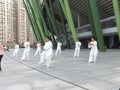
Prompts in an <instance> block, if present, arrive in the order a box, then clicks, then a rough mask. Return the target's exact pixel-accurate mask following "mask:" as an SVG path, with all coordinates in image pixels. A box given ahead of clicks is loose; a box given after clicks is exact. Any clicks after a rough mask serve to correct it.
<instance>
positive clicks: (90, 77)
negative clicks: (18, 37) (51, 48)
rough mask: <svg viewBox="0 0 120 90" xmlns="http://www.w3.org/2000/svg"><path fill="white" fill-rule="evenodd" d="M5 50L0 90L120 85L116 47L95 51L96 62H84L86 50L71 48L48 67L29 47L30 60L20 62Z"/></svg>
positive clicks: (112, 88)
mask: <svg viewBox="0 0 120 90" xmlns="http://www.w3.org/2000/svg"><path fill="white" fill-rule="evenodd" d="M12 52H13V50H10V52H6V53H5V56H4V58H3V60H2V72H0V90H118V89H119V88H120V50H119V49H118V50H117V49H116V50H107V52H99V54H98V58H97V62H96V63H90V64H88V63H87V61H88V57H89V50H85V49H83V50H81V54H80V58H73V54H74V50H65V51H62V55H58V56H54V57H53V61H52V64H51V67H50V68H46V66H45V65H39V64H38V62H39V56H34V53H35V50H33V49H31V52H30V60H29V61H22V62H20V58H21V56H22V52H23V49H21V50H20V52H19V55H18V57H14V58H13V57H11V55H12Z"/></svg>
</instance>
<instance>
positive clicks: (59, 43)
mask: <svg viewBox="0 0 120 90" xmlns="http://www.w3.org/2000/svg"><path fill="white" fill-rule="evenodd" d="M61 46H62V43H61V42H60V41H58V43H57V50H56V52H55V55H57V54H61Z"/></svg>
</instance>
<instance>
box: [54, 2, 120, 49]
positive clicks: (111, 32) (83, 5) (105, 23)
mask: <svg viewBox="0 0 120 90" xmlns="http://www.w3.org/2000/svg"><path fill="white" fill-rule="evenodd" d="M57 1H58V0H54V1H53V10H54V14H55V17H56V22H57V25H58V29H59V30H61V29H62V25H63V24H62V22H61V20H60V15H61V14H60V13H61V12H60V9H59V7H58V6H59V5H58V2H57ZM91 1H93V3H91V2H90V0H69V5H70V10H71V12H72V18H73V21H74V25H75V28H76V32H77V37H78V38H79V39H80V41H81V42H82V46H83V47H84V48H87V45H88V41H89V39H90V37H91V36H92V32H91V27H92V25H91V22H90V19H93V18H94V13H97V14H98V16H99V18H97V19H98V20H99V22H100V27H101V30H102V33H103V36H104V41H105V46H106V48H120V42H119V35H118V33H119V32H118V27H117V24H116V22H117V21H118V19H117V18H116V17H115V9H114V6H113V3H114V1H115V0H91ZM116 1H117V4H118V5H119V11H120V0H116ZM94 2H95V3H94ZM90 3H91V6H89V5H90ZM95 6H97V7H95ZM90 8H93V10H91V11H92V13H93V14H92V16H90V15H91V14H89V10H88V9H90ZM96 10H97V12H96ZM119 14H120V13H119ZM95 18H96V17H95ZM119 18H120V15H119ZM119 23H120V22H119ZM66 26H67V23H66ZM95 29H97V27H95ZM67 32H68V33H71V31H70V29H69V28H68V27H67Z"/></svg>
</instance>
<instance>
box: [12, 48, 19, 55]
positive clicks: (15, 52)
mask: <svg viewBox="0 0 120 90" xmlns="http://www.w3.org/2000/svg"><path fill="white" fill-rule="evenodd" d="M18 51H19V50H18V49H15V50H14V52H13V55H12V56H13V57H14V56H17V53H18Z"/></svg>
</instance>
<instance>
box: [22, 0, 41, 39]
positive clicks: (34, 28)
mask: <svg viewBox="0 0 120 90" xmlns="http://www.w3.org/2000/svg"><path fill="white" fill-rule="evenodd" d="M23 4H24V6H25V8H26V12H27V14H28V18H29V20H30V23H31V26H32V28H33V33H34V35H35V38H36V40H37V41H38V40H39V39H38V36H37V33H36V31H35V27H34V24H33V22H32V18H31V16H30V13H29V10H28V9H27V6H26V4H25V2H24V0H23Z"/></svg>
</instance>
